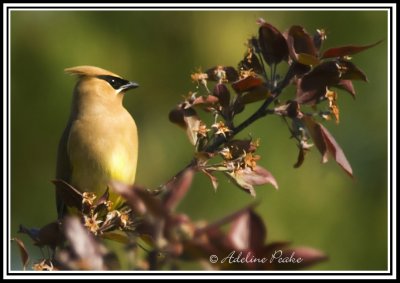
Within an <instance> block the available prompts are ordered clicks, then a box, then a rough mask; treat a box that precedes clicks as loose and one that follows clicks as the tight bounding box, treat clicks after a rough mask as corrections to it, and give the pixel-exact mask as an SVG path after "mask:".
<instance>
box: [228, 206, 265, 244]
mask: <svg viewBox="0 0 400 283" xmlns="http://www.w3.org/2000/svg"><path fill="white" fill-rule="evenodd" d="M266 236H267V229H266V227H265V225H264V222H263V220H262V219H261V217H260V216H259V215H258V214H256V213H255V212H254V211H253V210H250V209H249V210H248V211H247V212H246V213H244V214H242V215H241V216H240V217H239V218H237V219H236V220H235V221H234V222H233V223H232V226H231V229H230V231H229V233H228V237H229V239H230V240H231V242H232V243H233V244H234V246H235V249H236V250H251V251H258V250H259V249H262V247H263V246H264V243H265V239H266Z"/></svg>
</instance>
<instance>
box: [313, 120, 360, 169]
mask: <svg viewBox="0 0 400 283" xmlns="http://www.w3.org/2000/svg"><path fill="white" fill-rule="evenodd" d="M320 127H321V133H322V136H323V137H324V140H325V143H326V145H327V148H328V150H329V152H330V153H331V154H332V156H333V157H334V158H335V160H336V162H337V163H338V164H339V165H340V167H342V168H343V170H344V171H345V172H346V173H347V174H348V175H349V176H350V177H353V169H352V168H351V165H350V163H349V161H348V160H347V158H346V156H345V155H344V152H343V150H342V148H341V147H340V146H339V144H338V143H337V142H336V140H335V139H334V138H333V136H332V135H331V133H329V132H328V130H327V129H326V128H325V127H324V126H322V125H320Z"/></svg>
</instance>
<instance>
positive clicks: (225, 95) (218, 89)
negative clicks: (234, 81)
mask: <svg viewBox="0 0 400 283" xmlns="http://www.w3.org/2000/svg"><path fill="white" fill-rule="evenodd" d="M213 95H214V96H215V97H217V98H218V100H219V103H220V104H221V106H223V107H227V106H229V103H230V100H231V94H230V92H229V90H228V88H227V87H226V85H225V84H216V85H215V87H214V90H213Z"/></svg>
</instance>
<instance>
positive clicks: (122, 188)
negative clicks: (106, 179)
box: [110, 181, 168, 218]
mask: <svg viewBox="0 0 400 283" xmlns="http://www.w3.org/2000/svg"><path fill="white" fill-rule="evenodd" d="M110 187H111V188H112V189H113V190H114V191H115V192H116V193H118V194H119V195H121V196H122V197H123V198H124V199H126V201H127V202H128V204H129V206H130V207H131V208H132V211H133V212H134V213H136V214H138V215H144V214H146V213H150V214H152V215H154V216H156V217H159V218H163V217H166V216H167V215H168V210H167V209H166V208H164V207H163V205H162V203H161V201H160V199H159V198H156V197H154V196H153V195H151V194H150V193H149V192H148V191H146V190H145V189H143V188H140V187H138V186H130V185H126V184H123V183H121V182H117V181H111V182H110Z"/></svg>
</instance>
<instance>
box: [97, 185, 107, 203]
mask: <svg viewBox="0 0 400 283" xmlns="http://www.w3.org/2000/svg"><path fill="white" fill-rule="evenodd" d="M108 191H109V189H108V187H107V189H106V191H105V192H104V194H103V195H102V196H101V197H100V198H99V199H98V200H97V202H96V205H99V204H101V203H104V202H106V201H108V198H109V197H110V193H109V192H108Z"/></svg>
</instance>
